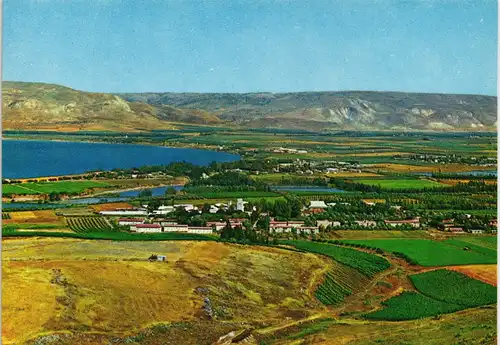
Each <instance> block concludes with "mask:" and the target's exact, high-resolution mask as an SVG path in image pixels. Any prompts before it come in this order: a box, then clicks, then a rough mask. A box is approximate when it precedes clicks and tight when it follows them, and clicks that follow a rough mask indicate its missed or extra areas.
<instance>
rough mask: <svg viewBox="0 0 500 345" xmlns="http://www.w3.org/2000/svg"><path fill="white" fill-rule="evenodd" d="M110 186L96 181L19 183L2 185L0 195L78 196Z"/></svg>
mask: <svg viewBox="0 0 500 345" xmlns="http://www.w3.org/2000/svg"><path fill="white" fill-rule="evenodd" d="M110 186H111V185H110V184H108V183H105V182H97V181H61V182H40V183H32V182H28V183H19V184H15V185H14V184H4V185H2V194H49V193H51V192H56V193H68V194H79V193H82V192H84V191H85V190H87V189H91V188H106V187H110Z"/></svg>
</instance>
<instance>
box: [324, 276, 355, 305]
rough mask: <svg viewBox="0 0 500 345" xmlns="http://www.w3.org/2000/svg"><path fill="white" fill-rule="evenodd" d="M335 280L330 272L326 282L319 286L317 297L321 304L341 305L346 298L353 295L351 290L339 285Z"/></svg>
mask: <svg viewBox="0 0 500 345" xmlns="http://www.w3.org/2000/svg"><path fill="white" fill-rule="evenodd" d="M335 278H336V277H335V275H334V274H333V273H332V272H328V273H327V274H326V276H325V280H324V282H323V283H322V284H321V285H320V286H318V289H317V290H316V292H315V295H316V298H317V299H319V300H320V302H321V303H323V304H326V305H335V304H339V303H341V302H342V301H343V300H344V297H345V296H349V295H350V294H352V291H351V290H349V289H347V288H345V287H344V286H342V285H340V284H339V283H337V282H336V281H335Z"/></svg>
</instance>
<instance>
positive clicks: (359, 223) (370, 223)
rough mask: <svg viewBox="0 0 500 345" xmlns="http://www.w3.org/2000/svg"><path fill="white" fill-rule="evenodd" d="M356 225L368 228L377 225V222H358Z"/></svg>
mask: <svg viewBox="0 0 500 345" xmlns="http://www.w3.org/2000/svg"><path fill="white" fill-rule="evenodd" d="M355 223H356V224H358V225H360V226H366V227H368V226H376V225H377V222H376V221H374V220H356V221H355Z"/></svg>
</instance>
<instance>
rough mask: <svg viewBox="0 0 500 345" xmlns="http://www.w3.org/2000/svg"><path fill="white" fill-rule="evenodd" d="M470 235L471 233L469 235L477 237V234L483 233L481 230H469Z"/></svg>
mask: <svg viewBox="0 0 500 345" xmlns="http://www.w3.org/2000/svg"><path fill="white" fill-rule="evenodd" d="M470 233H471V234H474V235H477V234H482V233H483V230H481V229H471V230H470Z"/></svg>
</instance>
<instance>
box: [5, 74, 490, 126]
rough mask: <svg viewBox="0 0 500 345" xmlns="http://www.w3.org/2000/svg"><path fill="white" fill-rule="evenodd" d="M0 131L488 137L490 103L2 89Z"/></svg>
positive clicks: (381, 95) (419, 97)
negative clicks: (183, 126)
mask: <svg viewBox="0 0 500 345" xmlns="http://www.w3.org/2000/svg"><path fill="white" fill-rule="evenodd" d="M2 93H3V95H2V99H3V105H2V122H3V128H4V129H20V130H22V129H24V130H26V129H50V130H61V131H70V130H75V131H76V130H114V131H141V130H146V131H148V130H152V129H168V128H173V126H175V124H176V123H187V124H206V125H224V126H242V127H249V128H250V127H251V128H290V129H297V128H298V129H309V130H338V129H343V130H349V129H352V130H474V131H481V130H496V121H497V109H496V97H491V96H475V95H445V94H421V93H398V92H364V91H352V92H296V93H247V94H231V93H126V94H116V95H113V94H106V93H91V92H83V91H78V90H73V89H70V88H68V87H64V86H60V85H53V84H43V83H25V82H3V83H2Z"/></svg>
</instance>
